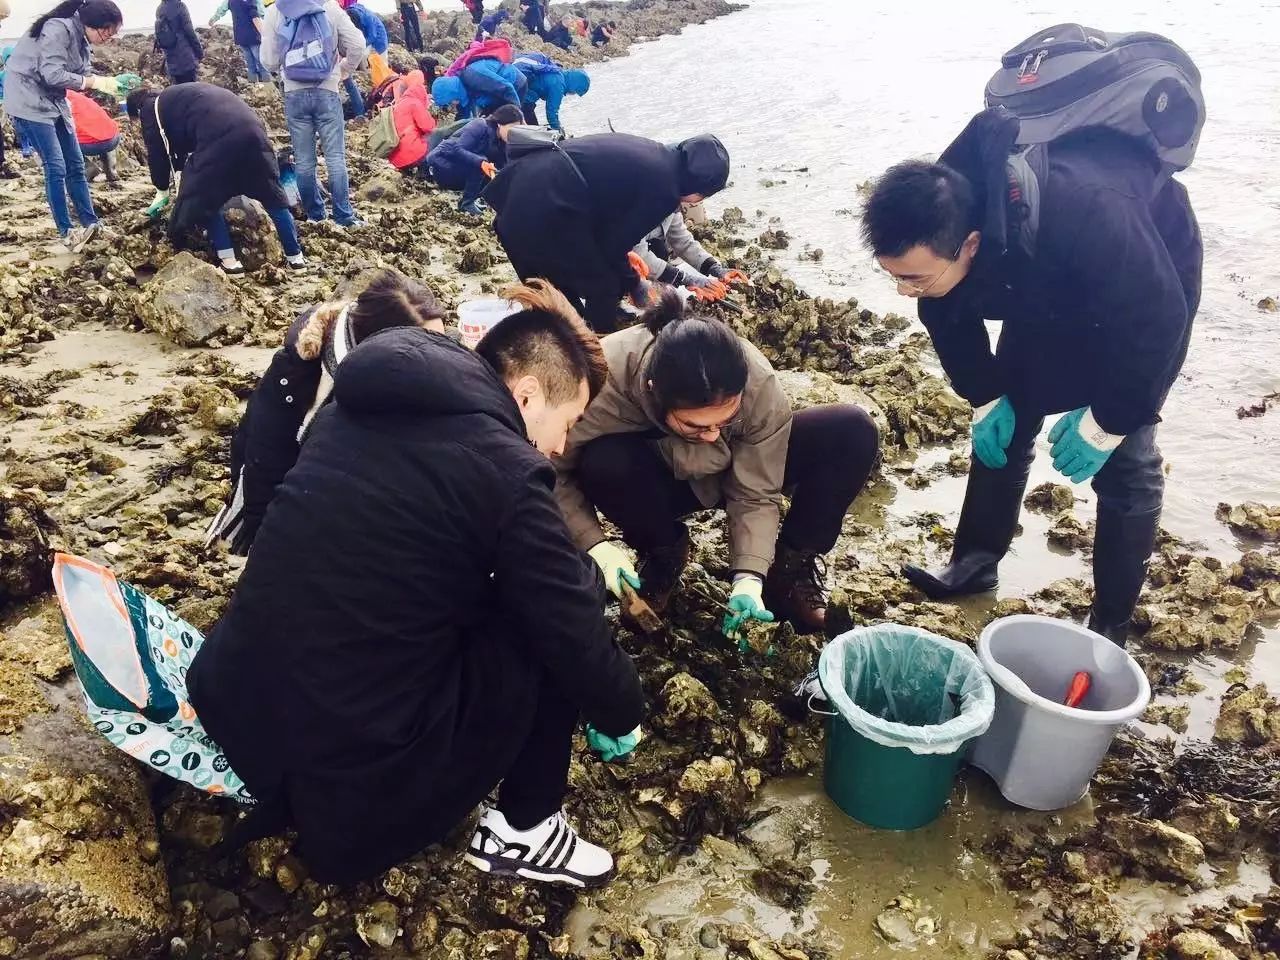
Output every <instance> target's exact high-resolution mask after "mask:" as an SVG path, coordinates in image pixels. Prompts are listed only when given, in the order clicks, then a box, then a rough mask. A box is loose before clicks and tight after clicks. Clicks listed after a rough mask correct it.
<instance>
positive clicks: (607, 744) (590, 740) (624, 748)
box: [587, 724, 640, 763]
mask: <svg viewBox="0 0 1280 960" xmlns="http://www.w3.org/2000/svg"><path fill="white" fill-rule="evenodd" d="M639 742H640V728H639V727H636V728H635V729H634V730H632V731H631V732H630V733H624V734H623V735H622V736H620V737H616V738H615V737H611V736H609V735H608V734H605V733H601V732H600V731H599V730H597V729H596V728H595V727H593V726H591V724H587V746H589V747H590V748H591V749H592V750H594V751H595V752H596V753H598V754H600V759H601V760H603V761H604V762H605V763H612V762H613V761H614V760H617V759H618V758H619V757H625V756H626V755H627V754H629V753H631V751H632V750H634V749H635V748H636V744H638V743H639Z"/></svg>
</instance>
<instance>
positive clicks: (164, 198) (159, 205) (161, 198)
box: [147, 190, 169, 220]
mask: <svg viewBox="0 0 1280 960" xmlns="http://www.w3.org/2000/svg"><path fill="white" fill-rule="evenodd" d="M168 206H169V191H168V190H157V191H156V195H155V199H153V200H152V201H151V206H149V207H147V216H148V217H150V218H151V219H153V220H154V219H155V218H156V217H158V216H160V214H161V213H163V212H164V210H165V208H166V207H168Z"/></svg>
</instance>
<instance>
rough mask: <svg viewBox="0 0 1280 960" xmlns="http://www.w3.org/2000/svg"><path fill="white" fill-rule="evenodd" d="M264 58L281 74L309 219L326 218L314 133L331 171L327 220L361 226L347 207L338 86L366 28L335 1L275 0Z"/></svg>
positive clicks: (353, 64) (351, 68)
mask: <svg viewBox="0 0 1280 960" xmlns="http://www.w3.org/2000/svg"><path fill="white" fill-rule="evenodd" d="M265 24H266V36H265V37H264V38H263V43H262V62H263V65H264V66H266V68H267V69H268V70H271V71H275V70H277V69H278V70H280V71H281V73H282V75H283V76H284V117H285V122H286V123H287V124H288V125H289V138H290V140H292V141H293V153H294V157H295V158H296V160H297V164H298V190H299V192H300V193H301V194H302V205H303V206H304V207H305V208H306V211H307V218H308V219H310V220H323V219H324V218H325V208H324V200H323V199H322V198H321V196H320V190H319V189H318V187H317V186H316V139H317V138H319V141H320V149H321V151H322V152H323V153H324V162H325V166H326V167H327V168H328V170H329V195H330V196H331V197H332V198H333V219H334V220H335V221H336V222H337V223H338V225H339V226H343V227H360V226H364V222H363V221H362V220H360V219H359V218H358V217H357V216H356V213H355V211H354V210H353V209H352V208H351V200H350V183H349V181H348V178H347V142H346V131H345V129H344V121H343V116H342V100H341V98H340V97H339V96H338V87H339V84H340V83H341V81H342V77H343V75H344V73H345V74H347V75H350V74H351V73H353V72H355V71H356V70H358V69H359V68H360V67H361V66H362V65H363V63H364V35H363V34H362V33H361V32H360V29H359V28H358V27H357V26H356V25H355V24H354V23H352V22H351V18H350V17H348V16H347V15H346V14H345V13H343V12H342V8H341V7H340V6H338V4H337V2H336V0H277V2H276V3H274V4H272V6H271V7H270V9H268V10H267V17H266V21H265Z"/></svg>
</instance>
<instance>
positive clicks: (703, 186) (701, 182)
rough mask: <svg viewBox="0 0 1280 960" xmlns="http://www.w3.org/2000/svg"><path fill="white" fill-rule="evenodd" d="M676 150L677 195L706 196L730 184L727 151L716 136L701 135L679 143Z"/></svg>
mask: <svg viewBox="0 0 1280 960" xmlns="http://www.w3.org/2000/svg"><path fill="white" fill-rule="evenodd" d="M675 150H676V152H677V153H678V154H680V196H682V197H687V196H689V194H692V193H697V194H700V195H702V196H704V197H709V196H711V195H712V194H714V193H719V192H720V191H721V190H723V189H724V185H725V184H726V183H728V182H729V151H728V150H726V149H725V148H724V144H723V143H721V142H720V138H719V137H716V136H713V135H712V134H709V133H704V134H700V135H699V136H696V137H690V138H689V139H688V140H681V141H680V142H679V143H678V144H676V146H675Z"/></svg>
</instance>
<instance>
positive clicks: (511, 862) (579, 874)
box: [465, 808, 614, 887]
mask: <svg viewBox="0 0 1280 960" xmlns="http://www.w3.org/2000/svg"><path fill="white" fill-rule="evenodd" d="M465 857H466V860H467V862H468V863H470V864H471V865H472V866H474V867H476V868H477V869H480V870H483V871H484V872H485V873H495V874H498V875H500V876H508V877H525V878H526V879H529V880H539V881H541V882H543V883H559V884H564V885H566V886H572V887H598V886H601V885H603V884H605V883H608V882H609V881H610V880H611V879H612V878H613V873H614V869H613V855H612V854H610V853H609V851H608V850H605V849H604V848H603V847H597V846H596V845H595V844H594V843H588V842H587V841H586V840H583V839H582V838H581V837H580V836H578V832H577V831H576V830H574V829H573V827H571V826H569V821H568V820H566V819H565V815H564V811H563V810H558V811H556V812H555V813H554V814H552V815H551V816H549V817H547V819H546V820H543V821H542V822H541V823H540V824H538V825H537V826H536V827H532V828H530V829H528V830H517V829H516V828H515V827H513V826H511V824H509V823H507V818H506V817H505V816H504V815H503V813H502V811H501V810H497V809H492V808H491V809H489V810H486V811H485V812H484V813H483V814H482V815H481V817H480V823H479V824H478V825H477V826H476V832H475V834H474V835H473V836H472V837H471V844H470V846H468V848H467V852H466V854H465Z"/></svg>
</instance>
